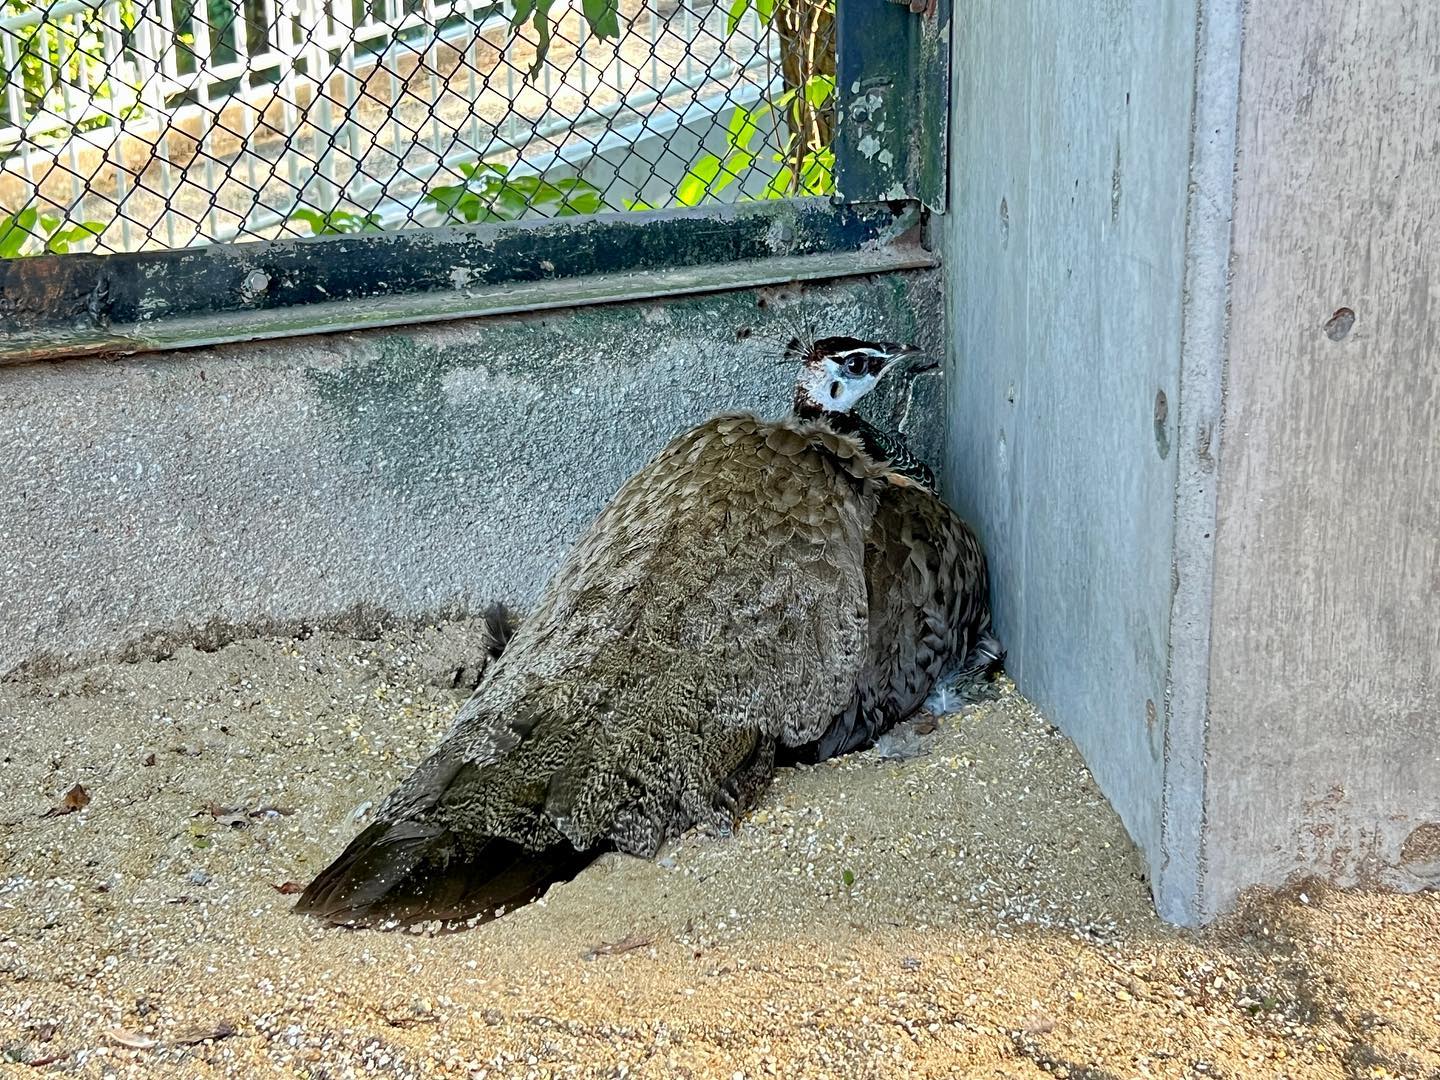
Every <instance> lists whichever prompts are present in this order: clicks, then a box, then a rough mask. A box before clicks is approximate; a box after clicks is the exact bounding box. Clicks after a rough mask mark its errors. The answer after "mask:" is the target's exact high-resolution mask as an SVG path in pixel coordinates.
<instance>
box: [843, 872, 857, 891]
mask: <svg viewBox="0 0 1440 1080" xmlns="http://www.w3.org/2000/svg"><path fill="white" fill-rule="evenodd" d="M840 880H841V881H843V882H844V883H845V888H847V889H849V888H853V887H854V885H855V871H853V870H842V871H841V872H840Z"/></svg>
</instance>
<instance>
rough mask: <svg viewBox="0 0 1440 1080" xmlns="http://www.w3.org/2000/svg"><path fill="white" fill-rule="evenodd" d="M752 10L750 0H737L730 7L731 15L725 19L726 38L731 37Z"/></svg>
mask: <svg viewBox="0 0 1440 1080" xmlns="http://www.w3.org/2000/svg"><path fill="white" fill-rule="evenodd" d="M749 10H750V0H735V2H734V3H733V4H731V5H730V14H729V15H728V16H726V18H725V36H726V37H729V36H730V35H731V34H733V33H735V31H736V30H737V29H739V27H740V20H741V19H743V18H744V17H745V13H746V12H747V11H749Z"/></svg>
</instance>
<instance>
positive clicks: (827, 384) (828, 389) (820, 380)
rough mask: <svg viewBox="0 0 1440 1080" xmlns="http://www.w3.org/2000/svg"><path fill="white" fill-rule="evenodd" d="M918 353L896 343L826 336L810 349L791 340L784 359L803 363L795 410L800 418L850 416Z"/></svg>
mask: <svg viewBox="0 0 1440 1080" xmlns="http://www.w3.org/2000/svg"><path fill="white" fill-rule="evenodd" d="M919 353H920V350H919V348H917V347H916V346H914V345H898V344H896V343H895V342H893V341H862V340H860V339H859V338H853V337H827V338H821V339H820V340H819V341H817V342H815V343H814V344H813V345H810V346H808V347H807V346H805V345H804V344H803V343H802V342H801V341H800V339H799V338H792V339H791V341H790V344H789V345H788V346H787V347H786V349H785V356H786V357H787V358H788V359H792V360H798V361H799V363H800V374H799V376H798V378H797V379H796V381H795V411H796V412H797V413H798V414H800V415H801V416H816V415H819V414H820V413H848V412H849V411H850V410H851V409H853V408H854V407H855V405H856V403H858V402H859V400H860V399H861V398H863V397H864V396H865V395H866V394H868V393H869V392H870V391H871V390H873V389H875V386H876V384H877V383H879V381H880V380H881V378H883V377H884V375H885V373H886V372H887V371H889V370H890V369H891V368H892V367H894V366H895V365H896V363H898V362H899V361H901V360H905V359H908V358H910V357H914V356H918V355H919Z"/></svg>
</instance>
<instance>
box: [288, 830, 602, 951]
mask: <svg viewBox="0 0 1440 1080" xmlns="http://www.w3.org/2000/svg"><path fill="white" fill-rule="evenodd" d="M597 854H598V852H595V851H588V852H578V851H576V850H575V849H574V848H573V847H571V846H570V845H569V844H558V845H556V846H554V847H551V848H547V849H545V850H543V851H530V850H528V849H526V848H524V847H522V846H521V845H519V844H516V843H513V842H511V841H509V840H501V839H498V838H493V839H490V840H487V841H485V842H484V843H483V844H482V845H481V846H480V848H479V849H478V850H477V851H475V852H474V853H473V854H466V853H462V852H461V850H460V846H459V844H457V842H456V840H455V837H454V835H453V834H452V833H451V832H450V830H448V829H446V828H445V827H444V826H443V825H438V824H432V823H427V822H420V821H377V822H376V823H375V824H373V825H371V826H370V827H369V828H367V829H366V830H365V831H364V832H362V833H361V834H360V835H359V836H357V837H356V838H355V839H354V840H352V841H351V842H350V846H349V847H347V848H346V849H345V850H344V851H343V852H341V854H340V857H339V858H337V859H336V860H335V861H334V862H333V863H331V864H330V865H329V866H328V867H326V868H325V869H324V870H322V871H321V872H320V873H319V874H318V875H316V877H315V880H314V881H312V882H311V883H310V884H309V885H308V886H306V888H305V891H304V892H303V893H301V894H300V899H299V901H298V902H297V903H296V905H295V910H296V911H297V912H299V913H301V914H306V915H315V916H317V917H319V918H322V919H325V920H326V921H328V922H332V923H338V924H340V925H342V926H357V927H359V926H378V925H394V926H407V925H410V924H412V923H416V922H423V921H428V920H439V921H442V922H450V921H458V920H475V921H478V922H487V921H489V920H490V919H493V918H495V916H496V915H497V914H498V913H500V912H501V911H502V910H505V909H510V908H514V907H517V906H519V905H521V904H524V903H527V902H529V901H530V900H533V899H535V898H536V897H537V896H539V895H540V894H541V893H543V892H544V891H545V890H546V889H547V888H549V887H550V886H551V885H552V884H554V883H556V882H558V881H568V880H570V879H571V878H572V877H574V876H575V875H576V874H577V873H579V872H580V871H581V870H582V869H584V867H585V866H586V864H587V863H589V862H590V861H591V860H593V859H594V858H595V856H596V855H597Z"/></svg>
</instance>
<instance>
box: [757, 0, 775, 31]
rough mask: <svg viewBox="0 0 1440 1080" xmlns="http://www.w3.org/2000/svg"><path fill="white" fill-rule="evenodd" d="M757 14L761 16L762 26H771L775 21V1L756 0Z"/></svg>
mask: <svg viewBox="0 0 1440 1080" xmlns="http://www.w3.org/2000/svg"><path fill="white" fill-rule="evenodd" d="M755 14H756V15H759V16H760V25H762V26H769V25H770V24H771V23H772V22H774V21H775V0H755Z"/></svg>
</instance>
